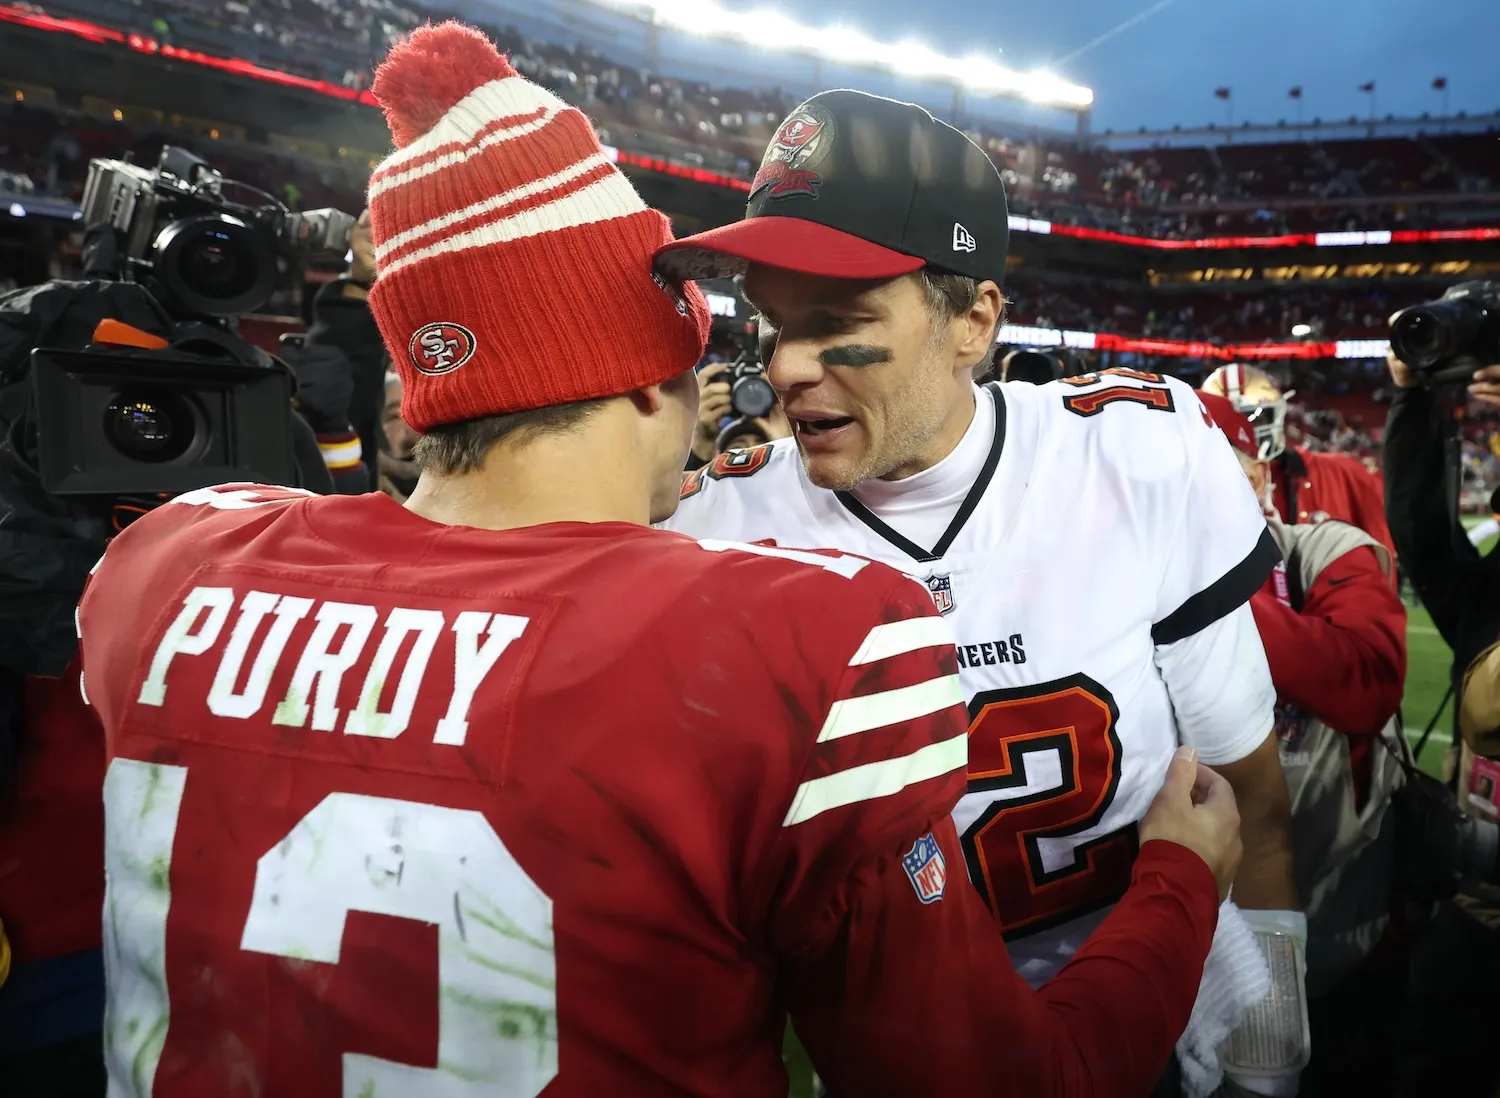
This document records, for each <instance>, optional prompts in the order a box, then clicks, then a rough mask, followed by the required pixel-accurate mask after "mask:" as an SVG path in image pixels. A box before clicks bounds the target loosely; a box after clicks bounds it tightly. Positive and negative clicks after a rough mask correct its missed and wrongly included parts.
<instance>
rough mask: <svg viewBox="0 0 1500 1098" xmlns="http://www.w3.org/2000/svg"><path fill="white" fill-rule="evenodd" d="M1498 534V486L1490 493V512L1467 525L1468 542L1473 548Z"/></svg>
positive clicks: (1499, 520) (1499, 517) (1499, 492)
mask: <svg viewBox="0 0 1500 1098" xmlns="http://www.w3.org/2000/svg"><path fill="white" fill-rule="evenodd" d="M1496 535H1500V488H1496V489H1495V490H1494V492H1492V493H1491V494H1490V513H1489V514H1488V515H1487V516H1486V517H1485V518H1483V519H1481V520H1480V521H1479V522H1476V523H1475V524H1474V525H1473V526H1471V527H1469V544H1470V545H1473V546H1474V547H1475V548H1478V547H1479V546H1481V545H1483V544H1484V543H1485V542H1487V541H1489V540H1490V539H1491V538H1493V537H1495V536H1496Z"/></svg>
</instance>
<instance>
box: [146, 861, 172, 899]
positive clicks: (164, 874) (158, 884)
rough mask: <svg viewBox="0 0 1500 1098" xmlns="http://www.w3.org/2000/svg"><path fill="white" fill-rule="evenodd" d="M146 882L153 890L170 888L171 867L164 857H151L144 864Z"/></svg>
mask: <svg viewBox="0 0 1500 1098" xmlns="http://www.w3.org/2000/svg"><path fill="white" fill-rule="evenodd" d="M146 883H147V884H149V885H150V886H151V889H152V891H153V892H170V891H171V890H172V869H171V865H170V863H169V862H168V861H167V859H166V858H164V857H160V856H158V857H155V858H152V859H151V861H150V863H149V864H148V865H147V866H146Z"/></svg>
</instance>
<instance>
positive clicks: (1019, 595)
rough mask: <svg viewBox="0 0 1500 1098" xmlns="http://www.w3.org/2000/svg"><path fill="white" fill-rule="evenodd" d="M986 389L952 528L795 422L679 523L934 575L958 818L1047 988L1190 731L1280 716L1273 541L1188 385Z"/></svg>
mask: <svg viewBox="0 0 1500 1098" xmlns="http://www.w3.org/2000/svg"><path fill="white" fill-rule="evenodd" d="M976 400H978V401H987V402H993V407H994V415H993V422H994V424H995V426H994V437H993V443H992V445H991V447H990V451H989V455H988V459H987V460H986V461H985V463H984V465H983V468H982V469H981V471H980V473H979V476H978V478H977V480H975V482H974V484H973V487H972V489H971V490H970V491H969V493H968V496H967V497H966V498H965V499H964V500H963V501H962V503H961V504H960V505H959V506H958V507H957V510H956V513H955V514H954V516H953V518H952V521H951V523H950V524H949V526H948V528H947V531H946V532H945V533H944V534H943V536H942V538H941V540H940V541H939V542H938V543H937V544H935V545H919V544H915V543H913V542H912V541H910V540H909V539H908V538H906V537H905V536H903V535H902V534H901V533H900V532H898V531H897V530H895V529H892V528H891V526H889V525H887V524H886V523H885V522H884V521H883V520H882V519H881V518H880V517H879V516H877V515H875V514H873V513H872V512H871V511H870V510H869V509H868V508H867V507H865V506H864V504H862V503H861V502H860V500H859V499H857V498H856V497H855V496H854V495H852V494H849V493H837V492H831V491H827V490H824V489H821V488H818V487H816V486H814V485H813V484H811V482H809V481H808V479H807V477H806V475H805V474H804V472H803V469H802V464H801V461H800V459H799V457H798V454H797V450H796V447H795V444H794V442H793V440H791V439H787V440H783V441H781V442H777V443H773V444H771V445H770V446H764V447H760V448H757V449H754V450H748V451H741V452H736V453H731V454H727V455H724V456H722V457H720V458H719V459H717V460H716V461H715V462H714V463H712V464H711V465H709V466H707V467H705V468H704V469H703V470H700V471H699V472H697V473H694V474H691V475H690V476H689V477H688V478H687V480H686V481H685V482H684V486H683V499H682V504H681V507H680V508H679V510H678V512H677V515H676V516H675V517H674V518H673V519H672V520H670V522H669V523H667V524H666V525H668V526H669V527H670V528H671V529H674V530H678V531H681V532H684V533H689V534H692V535H694V536H702V537H709V536H713V537H725V538H733V539H737V540H742V541H760V540H762V539H769V540H770V541H772V542H773V543H774V544H777V545H780V546H825V547H836V548H838V549H841V550H843V551H845V552H850V553H857V554H860V555H862V556H868V557H870V558H872V559H875V560H878V561H881V562H884V563H886V564H889V565H891V566H893V567H896V568H899V569H901V570H903V571H904V572H906V573H907V574H908V575H910V576H912V577H913V578H914V579H917V580H920V581H921V582H922V583H924V584H925V585H926V586H927V588H928V590H929V592H930V593H931V595H932V598H933V602H934V604H935V605H936V607H937V608H938V610H939V611H941V612H942V613H943V614H944V616H946V617H947V618H948V619H949V621H950V623H951V624H952V625H953V627H954V630H955V633H956V635H957V640H958V657H959V666H960V669H961V670H960V678H961V681H962V684H963V691H964V696H965V698H966V699H967V701H968V706H969V715H970V720H971V725H970V744H969V788H968V794H967V795H966V796H965V797H964V798H963V800H962V801H961V802H960V803H959V805H958V807H957V808H956V810H955V812H954V815H953V819H954V823H955V825H956V826H957V828H958V832H959V834H960V836H961V837H962V842H963V849H964V856H965V860H966V862H967V865H968V869H969V874H970V878H971V880H972V881H973V883H974V885H975V886H976V887H977V888H978V889H979V891H980V893H981V895H982V896H983V897H984V899H985V900H986V902H987V903H988V904H989V906H990V908H991V910H992V911H993V913H994V915H995V917H996V918H997V919H998V920H999V921H1000V924H1001V926H1002V927H1003V929H1004V931H1005V934H1006V936H1007V937H1008V938H1009V939H1010V942H1011V955H1012V957H1013V958H1014V959H1015V961H1016V966H1017V968H1018V969H1019V970H1020V971H1021V973H1022V975H1023V976H1025V977H1026V978H1027V979H1029V980H1031V981H1032V982H1033V983H1041V982H1043V981H1045V980H1046V979H1048V978H1050V977H1051V976H1052V975H1053V974H1054V973H1055V972H1056V970H1057V968H1058V966H1059V965H1060V964H1061V963H1062V962H1063V961H1065V960H1066V959H1067V958H1068V957H1069V956H1071V955H1072V954H1073V953H1074V952H1075V951H1076V950H1077V949H1078V947H1079V946H1080V945H1081V943H1082V942H1083V940H1084V939H1085V938H1086V937H1087V935H1088V933H1089V931H1090V930H1092V928H1093V927H1094V926H1096V925H1097V924H1098V921H1099V918H1100V917H1101V916H1100V914H1099V913H1100V912H1101V911H1102V910H1103V909H1104V908H1106V907H1107V906H1108V905H1109V904H1110V903H1111V902H1113V901H1114V900H1116V899H1118V897H1119V896H1120V894H1121V892H1122V891H1123V889H1124V888H1125V886H1126V884H1127V883H1128V882H1129V879H1130V866H1131V861H1132V859H1133V858H1134V856H1135V847H1136V838H1135V826H1134V825H1135V823H1136V821H1138V820H1139V819H1140V817H1141V815H1142V814H1143V813H1144V811H1145V810H1146V808H1147V806H1148V805H1149V804H1150V802H1151V799H1152V797H1153V796H1154V795H1155V794H1156V791H1157V789H1158V788H1159V786H1160V783H1161V775H1162V774H1163V772H1164V768H1165V766H1166V764H1167V760H1168V758H1169V757H1170V755H1171V753H1172V751H1173V750H1175V748H1176V747H1177V746H1178V743H1179V738H1181V739H1182V740H1183V742H1193V743H1195V745H1196V746H1197V747H1198V748H1199V751H1200V752H1201V755H1202V758H1203V760H1204V761H1205V762H1208V763H1210V764H1213V763H1226V762H1232V761H1236V760H1238V759H1240V758H1243V757H1244V756H1245V755H1246V754H1248V753H1249V752H1250V751H1251V750H1253V749H1254V748H1255V747H1256V746H1258V745H1259V744H1260V743H1262V742H1263V741H1264V739H1265V737H1266V735H1267V734H1268V733H1269V731H1270V729H1271V726H1272V718H1273V707H1274V701H1275V696H1274V692H1273V691H1272V689H1271V685H1270V677H1269V673H1268V671H1267V668H1266V663H1265V654H1264V651H1263V650H1262V649H1261V647H1260V642H1259V638H1258V637H1257V635H1256V633H1255V625H1254V621H1253V618H1252V617H1251V616H1250V612H1249V609H1248V606H1246V605H1245V604H1246V602H1247V600H1248V599H1249V598H1250V596H1251V595H1252V594H1253V593H1254V592H1255V590H1256V589H1257V588H1258V587H1259V586H1260V585H1261V583H1262V582H1263V581H1264V580H1265V578H1266V576H1267V575H1268V574H1269V573H1270V570H1271V568H1272V567H1273V566H1274V564H1275V563H1276V561H1277V560H1279V559H1280V553H1279V551H1278V550H1277V548H1276V545H1275V542H1274V541H1273V540H1272V538H1271V535H1270V533H1269V532H1268V531H1267V529H1266V524H1265V521H1264V519H1263V517H1262V515H1261V511H1260V507H1259V505H1258V504H1257V502H1256V500H1255V497H1254V493H1253V491H1252V490H1251V488H1250V486H1249V482H1248V481H1247V479H1246V477H1245V475H1244V473H1243V472H1242V471H1241V469H1240V467H1239V464H1238V461H1237V460H1236V458H1235V457H1234V454H1233V452H1232V450H1231V448H1230V447H1229V445H1228V443H1227V440H1226V439H1225V438H1224V436H1223V434H1222V433H1221V432H1220V431H1219V430H1218V428H1217V427H1216V426H1214V425H1213V423H1212V422H1211V421H1210V420H1209V418H1208V416H1207V413H1206V412H1205V411H1204V409H1203V407H1202V405H1201V404H1200V403H1199V401H1198V399H1197V397H1196V396H1195V395H1194V393H1193V391H1192V390H1191V389H1190V388H1188V387H1187V386H1186V385H1183V384H1181V383H1180V382H1177V381H1175V380H1173V379H1170V378H1167V379H1164V378H1162V377H1159V376H1157V375H1154V374H1139V373H1132V372H1129V371H1107V372H1106V373H1104V374H1102V375H1095V374H1091V375H1086V376H1083V377H1076V378H1069V379H1067V380H1065V381H1062V382H1056V383H1053V384H1050V385H1044V386H1039V387H1036V386H1029V385H1023V384H1012V385H1003V386H1002V385H990V386H987V387H985V388H984V389H983V390H976ZM980 411H984V409H983V408H981V409H980ZM983 420H984V422H989V420H990V417H989V415H988V413H987V412H986V413H985V416H984V417H983ZM980 422H981V417H980V416H979V415H976V428H971V430H972V429H977V425H978V424H979V423H980ZM1158 663H1160V664H1161V665H1162V666H1163V667H1167V668H1170V669H1171V670H1170V673H1169V674H1165V675H1164V673H1163V671H1161V670H1159V669H1158ZM1169 680H1170V681H1169ZM1174 713H1175V718H1176V719H1175V720H1174ZM1179 724H1180V725H1181V726H1182V728H1181V733H1182V735H1181V737H1180V736H1179Z"/></svg>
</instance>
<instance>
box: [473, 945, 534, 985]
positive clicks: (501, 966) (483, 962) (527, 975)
mask: <svg viewBox="0 0 1500 1098" xmlns="http://www.w3.org/2000/svg"><path fill="white" fill-rule="evenodd" d="M464 952H466V953H467V954H468V956H469V960H470V961H472V962H474V963H475V964H476V965H478V966H479V967H480V968H487V969H489V970H490V971H491V972H498V973H500V974H501V975H502V976H514V977H515V978H516V979H518V980H525V981H526V982H527V983H528V984H534V985H535V986H537V987H539V988H541V989H542V990H543V991H556V990H557V980H556V979H554V978H553V977H551V976H543V975H542V974H541V973H538V972H528V971H526V969H524V968H520V967H519V966H517V965H508V964H506V963H505V962H503V961H492V960H490V959H489V958H488V957H482V956H480V955H479V954H478V953H476V952H474V951H473V950H472V949H467V950H465V951H464Z"/></svg>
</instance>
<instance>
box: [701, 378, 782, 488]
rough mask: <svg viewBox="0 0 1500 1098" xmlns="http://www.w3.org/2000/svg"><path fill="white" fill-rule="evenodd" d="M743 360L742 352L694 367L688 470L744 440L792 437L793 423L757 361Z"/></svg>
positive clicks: (760, 441) (753, 442)
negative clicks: (694, 403)
mask: <svg viewBox="0 0 1500 1098" xmlns="http://www.w3.org/2000/svg"><path fill="white" fill-rule="evenodd" d="M746 363H747V360H746V358H745V357H744V356H741V358H739V359H737V360H735V361H734V362H714V363H710V364H709V365H707V366H703V367H701V368H700V369H699V370H698V429H697V430H696V431H694V432H693V450H692V453H690V454H689V455H688V463H687V467H688V470H689V471H690V472H691V471H692V470H694V469H698V468H701V467H702V466H704V465H707V464H708V463H709V462H710V461H712V460H713V459H714V458H715V457H717V456H718V455H719V454H721V453H724V452H726V451H728V450H732V449H738V448H740V447H743V446H744V445H745V444H746V443H749V444H750V445H752V446H759V445H761V444H763V443H766V442H775V441H776V440H777V439H779V438H790V437H791V435H792V425H791V424H790V423H788V422H787V418H786V413H785V412H783V411H782V410H781V405H780V404H779V403H778V402H777V401H776V397H775V394H774V393H773V392H772V390H771V387H770V385H768V384H767V383H766V380H765V374H764V372H763V371H761V369H760V365H759V363H750V364H749V365H748V366H747V365H746ZM761 387H763V388H764V391H763V392H762V391H761ZM762 409H764V410H762Z"/></svg>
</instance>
